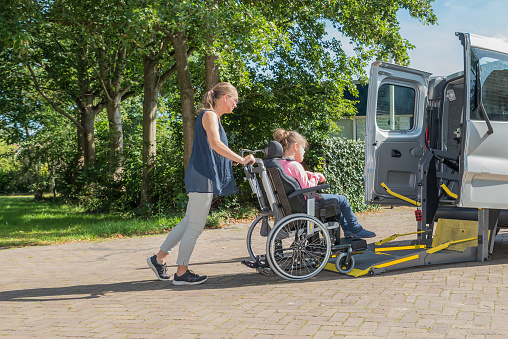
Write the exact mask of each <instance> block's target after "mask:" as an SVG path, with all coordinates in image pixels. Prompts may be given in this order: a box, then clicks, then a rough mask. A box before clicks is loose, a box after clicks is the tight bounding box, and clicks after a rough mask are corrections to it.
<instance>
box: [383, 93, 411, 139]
mask: <svg viewBox="0 0 508 339" xmlns="http://www.w3.org/2000/svg"><path fill="white" fill-rule="evenodd" d="M377 100H378V101H377V109H376V123H377V125H378V127H379V128H380V129H382V130H387V131H404V130H411V129H413V121H414V109H415V90H414V89H413V88H410V87H403V86H398V85H391V84H384V85H381V86H380V87H379V91H378V96H377Z"/></svg>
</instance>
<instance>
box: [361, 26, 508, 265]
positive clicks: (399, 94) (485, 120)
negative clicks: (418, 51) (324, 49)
mask: <svg viewBox="0 0 508 339" xmlns="http://www.w3.org/2000/svg"><path fill="white" fill-rule="evenodd" d="M456 35H457V37H458V39H459V40H460V43H462V45H463V47H464V49H463V50H464V64H463V68H462V70H461V71H459V72H457V73H454V74H451V75H447V76H432V74H430V73H428V72H425V71H421V70H416V69H411V68H407V67H403V66H398V65H394V64H390V63H385V62H375V63H373V65H372V68H371V71H370V81H369V92H368V99H367V114H366V115H367V117H366V137H365V145H366V146H365V160H366V161H365V200H366V202H367V203H372V204H380V205H416V206H417V209H418V210H419V211H420V213H421V215H422V218H421V219H420V221H419V223H418V230H419V231H420V233H419V240H420V241H421V242H422V243H425V241H426V239H427V240H428V241H431V239H432V228H433V224H434V222H436V221H437V220H438V218H443V217H446V218H449V219H470V220H478V225H479V227H478V251H477V253H476V256H477V259H478V260H480V261H484V260H488V258H489V255H490V254H491V253H492V249H493V238H494V236H490V238H489V234H490V235H495V233H496V230H497V227H498V226H508V213H505V212H504V211H503V210H508V43H506V42H504V41H501V40H497V39H493V38H486V37H482V36H478V35H475V34H469V33H456ZM418 205H420V206H418ZM489 232H490V233H489ZM487 239H488V240H487Z"/></svg>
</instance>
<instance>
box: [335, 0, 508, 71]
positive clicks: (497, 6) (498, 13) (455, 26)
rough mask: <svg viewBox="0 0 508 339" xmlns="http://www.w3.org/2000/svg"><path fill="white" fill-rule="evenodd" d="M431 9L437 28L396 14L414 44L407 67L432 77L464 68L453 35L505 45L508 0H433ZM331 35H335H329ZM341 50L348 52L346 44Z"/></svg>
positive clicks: (459, 48) (458, 44)
mask: <svg viewBox="0 0 508 339" xmlns="http://www.w3.org/2000/svg"><path fill="white" fill-rule="evenodd" d="M432 8H433V9H434V13H435V14H436V16H437V22H438V24H437V25H432V26H424V25H423V24H422V23H421V22H420V21H418V20H417V19H414V18H411V17H410V15H409V13H408V11H399V13H398V14H397V18H398V19H399V22H400V27H401V35H402V37H403V38H405V39H408V40H409V42H410V43H411V44H413V45H415V48H414V49H413V50H411V51H409V57H410V60H411V63H410V65H409V67H411V68H416V69H419V70H423V71H427V72H430V73H432V74H433V75H449V74H452V73H455V72H457V71H459V70H461V68H462V67H463V50H462V45H461V44H460V41H459V39H458V38H457V37H456V36H455V32H463V33H474V34H478V35H483V36H487V37H494V38H498V39H501V40H504V41H506V42H508V1H507V0H436V1H435V2H433V3H432ZM330 34H331V35H334V34H333V33H331V32H330ZM343 47H344V49H345V50H346V51H347V52H348V53H349V52H351V53H352V49H351V50H349V51H348V46H346V43H344V45H343Z"/></svg>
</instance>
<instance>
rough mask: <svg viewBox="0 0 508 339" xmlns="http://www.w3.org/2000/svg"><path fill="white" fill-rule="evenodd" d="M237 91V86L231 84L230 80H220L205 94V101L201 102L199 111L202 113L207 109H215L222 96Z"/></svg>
mask: <svg viewBox="0 0 508 339" xmlns="http://www.w3.org/2000/svg"><path fill="white" fill-rule="evenodd" d="M235 92H236V88H235V86H233V85H231V84H230V83H229V82H219V83H218V84H217V85H215V86H214V87H213V88H212V89H211V90H209V91H208V92H206V93H205V95H204V96H203V102H202V103H201V105H200V107H199V109H198V111H197V113H200V112H201V111H203V110H205V109H214V108H215V102H216V101H217V100H218V99H220V98H222V96H223V95H224V94H227V95H230V96H232V95H233V93H235Z"/></svg>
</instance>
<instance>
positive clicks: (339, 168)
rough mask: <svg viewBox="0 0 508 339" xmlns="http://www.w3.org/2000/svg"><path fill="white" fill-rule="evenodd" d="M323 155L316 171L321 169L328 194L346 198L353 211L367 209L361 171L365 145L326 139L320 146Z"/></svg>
mask: <svg viewBox="0 0 508 339" xmlns="http://www.w3.org/2000/svg"><path fill="white" fill-rule="evenodd" d="M322 150H323V154H324V155H325V156H324V157H323V158H321V159H320V163H319V164H318V165H317V166H316V169H320V168H322V173H323V174H324V175H325V178H326V182H327V183H328V184H330V189H329V191H330V193H332V194H341V195H344V196H346V197H347V198H348V200H349V203H350V204H351V207H352V208H353V211H355V212H359V211H362V210H364V209H367V208H369V206H367V205H365V189H364V185H363V169H364V165H365V143H364V142H363V141H357V140H349V139H342V138H326V139H325V140H323V145H322Z"/></svg>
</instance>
